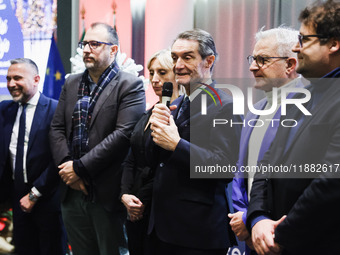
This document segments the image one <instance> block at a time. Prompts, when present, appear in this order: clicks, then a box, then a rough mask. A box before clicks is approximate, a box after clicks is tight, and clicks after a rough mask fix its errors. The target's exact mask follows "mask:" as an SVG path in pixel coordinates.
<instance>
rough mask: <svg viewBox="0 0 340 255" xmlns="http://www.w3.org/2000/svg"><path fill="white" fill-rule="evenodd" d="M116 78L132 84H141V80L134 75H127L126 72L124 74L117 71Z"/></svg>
mask: <svg viewBox="0 0 340 255" xmlns="http://www.w3.org/2000/svg"><path fill="white" fill-rule="evenodd" d="M117 78H118V79H119V80H120V81H123V80H128V81H130V82H133V81H139V82H143V81H142V79H141V78H139V77H137V76H136V75H133V74H131V73H128V72H125V71H122V70H119V72H118V74H117Z"/></svg>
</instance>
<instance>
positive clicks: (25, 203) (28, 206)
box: [20, 194, 36, 213]
mask: <svg viewBox="0 0 340 255" xmlns="http://www.w3.org/2000/svg"><path fill="white" fill-rule="evenodd" d="M35 203H36V202H34V201H31V200H29V194H27V195H25V196H24V197H22V198H21V199H20V208H21V210H22V211H23V212H25V213H30V212H31V211H32V209H33V206H34V205H35Z"/></svg>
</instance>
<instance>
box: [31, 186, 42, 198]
mask: <svg viewBox="0 0 340 255" xmlns="http://www.w3.org/2000/svg"><path fill="white" fill-rule="evenodd" d="M31 192H32V193H33V195H34V196H36V197H41V196H42V194H41V193H40V192H39V190H37V188H36V187H33V188H32V189H31Z"/></svg>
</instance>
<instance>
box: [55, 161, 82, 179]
mask: <svg viewBox="0 0 340 255" xmlns="http://www.w3.org/2000/svg"><path fill="white" fill-rule="evenodd" d="M58 168H59V169H60V171H59V175H60V177H61V179H62V180H63V181H64V182H65V183H66V184H67V185H71V184H73V183H74V182H76V181H78V180H79V179H80V178H79V176H78V175H77V174H76V173H75V172H74V170H73V161H72V160H70V161H67V162H65V163H63V164H61V165H59V166H58Z"/></svg>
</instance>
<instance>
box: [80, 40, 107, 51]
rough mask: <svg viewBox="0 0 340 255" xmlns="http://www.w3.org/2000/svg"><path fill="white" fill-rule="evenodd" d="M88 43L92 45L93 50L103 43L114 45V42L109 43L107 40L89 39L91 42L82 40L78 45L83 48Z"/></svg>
mask: <svg viewBox="0 0 340 255" xmlns="http://www.w3.org/2000/svg"><path fill="white" fill-rule="evenodd" d="M87 44H88V45H89V46H90V49H91V50H95V49H97V48H98V47H99V46H100V45H102V44H106V45H113V43H107V42H99V41H89V42H87V41H82V42H79V43H78V47H79V48H81V49H84V48H85V46H86V45H87Z"/></svg>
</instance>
